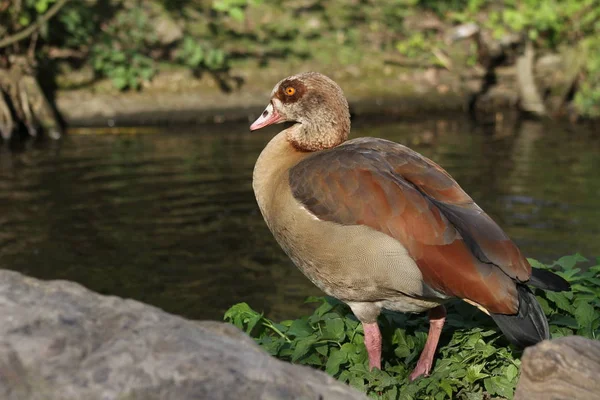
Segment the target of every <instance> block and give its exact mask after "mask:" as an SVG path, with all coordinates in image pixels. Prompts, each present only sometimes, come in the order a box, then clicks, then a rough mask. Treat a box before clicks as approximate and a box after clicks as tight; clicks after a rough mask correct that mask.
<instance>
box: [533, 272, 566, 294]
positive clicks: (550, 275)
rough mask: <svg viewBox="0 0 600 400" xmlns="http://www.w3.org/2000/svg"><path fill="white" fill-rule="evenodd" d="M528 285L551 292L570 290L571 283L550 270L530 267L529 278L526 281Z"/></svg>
mask: <svg viewBox="0 0 600 400" xmlns="http://www.w3.org/2000/svg"><path fill="white" fill-rule="evenodd" d="M527 283H528V284H529V285H531V286H533V287H536V288H539V289H543V290H550V291H553V292H566V291H569V290H571V284H570V283H569V282H567V281H566V280H565V279H563V278H562V277H560V276H558V275H556V274H555V273H554V272H552V271H548V270H546V269H540V268H535V267H532V268H531V278H530V279H529V281H528V282H527Z"/></svg>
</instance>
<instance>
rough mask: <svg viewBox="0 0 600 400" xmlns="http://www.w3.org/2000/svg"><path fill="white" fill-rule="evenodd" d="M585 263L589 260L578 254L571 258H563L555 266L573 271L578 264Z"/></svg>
mask: <svg viewBox="0 0 600 400" xmlns="http://www.w3.org/2000/svg"><path fill="white" fill-rule="evenodd" d="M585 261H588V259H587V258H585V257H583V256H582V255H581V254H579V253H576V254H573V255H570V256H564V257H561V258H559V259H558V260H557V261H556V262H555V263H554V264H557V265H560V266H561V267H563V268H564V269H566V270H569V269H572V268H573V267H574V266H575V264H577V263H578V262H585Z"/></svg>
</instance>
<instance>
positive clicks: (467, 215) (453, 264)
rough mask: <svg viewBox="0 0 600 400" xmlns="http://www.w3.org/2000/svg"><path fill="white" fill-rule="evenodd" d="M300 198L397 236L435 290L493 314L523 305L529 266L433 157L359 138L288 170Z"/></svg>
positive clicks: (327, 216)
mask: <svg viewBox="0 0 600 400" xmlns="http://www.w3.org/2000/svg"><path fill="white" fill-rule="evenodd" d="M289 183H290V187H291V189H292V193H293V195H294V197H295V198H296V199H297V200H298V201H300V202H301V203H302V204H303V205H304V206H305V207H306V208H307V209H308V210H309V211H310V212H311V213H313V214H314V215H315V216H316V217H317V218H319V219H321V220H324V221H330V222H335V223H338V224H341V225H366V226H368V227H370V228H372V229H375V230H377V231H380V232H383V233H385V234H387V235H389V236H391V237H393V238H394V239H396V240H398V241H399V242H400V243H401V244H402V245H403V246H404V247H405V248H406V249H407V250H408V252H409V254H410V256H411V257H412V258H413V259H414V260H415V262H416V264H417V266H418V267H419V269H420V271H421V273H422V275H423V280H424V281H425V283H426V284H427V285H429V286H430V287H432V288H434V289H436V290H438V291H440V292H442V293H444V294H447V295H450V296H455V297H460V298H463V299H467V300H470V301H471V302H475V303H477V304H479V305H481V306H483V307H484V308H485V309H487V310H488V311H490V312H494V313H502V314H513V313H515V312H516V311H517V309H518V296H517V290H516V285H515V281H517V282H526V281H527V280H529V277H530V275H531V267H530V265H529V263H528V262H527V260H526V259H525V258H524V257H523V256H522V255H521V253H520V251H519V249H518V248H517V247H516V245H515V244H514V243H513V242H512V241H511V240H510V239H509V238H508V236H507V235H506V234H505V233H504V232H503V231H502V229H501V228H500V227H499V226H498V225H497V224H496V223H495V222H494V221H493V220H492V219H491V218H490V217H489V216H488V215H487V214H486V213H485V212H484V211H483V210H482V209H481V208H479V206H477V204H475V202H474V201H473V199H471V198H470V197H469V196H468V195H467V194H466V193H465V192H464V191H463V190H462V189H461V188H460V186H459V185H458V184H457V183H456V181H455V180H454V179H452V177H451V176H450V175H449V174H448V173H447V172H446V171H444V170H443V169H442V168H441V167H440V166H438V165H437V164H435V163H434V162H433V161H431V160H429V159H427V158H425V157H423V156H421V155H420V154H418V153H416V152H414V151H412V150H410V149H409V148H407V147H405V146H402V145H400V144H397V143H394V142H390V141H387V140H383V139H375V138H361V139H354V140H351V141H348V142H346V143H345V144H343V145H341V146H338V147H335V148H333V149H330V150H327V151H322V152H318V153H314V154H312V155H311V156H309V157H307V158H306V159H304V160H303V161H301V162H300V163H298V164H297V165H296V166H294V167H293V168H292V169H291V170H290V174H289Z"/></svg>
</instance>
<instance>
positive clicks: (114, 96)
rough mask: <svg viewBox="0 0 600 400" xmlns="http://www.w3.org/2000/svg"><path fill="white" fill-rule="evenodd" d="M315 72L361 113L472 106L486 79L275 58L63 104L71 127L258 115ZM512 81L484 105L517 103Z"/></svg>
mask: <svg viewBox="0 0 600 400" xmlns="http://www.w3.org/2000/svg"><path fill="white" fill-rule="evenodd" d="M310 70H317V71H320V72H323V73H325V74H327V75H329V76H330V77H332V78H333V79H335V80H336V81H337V82H338V83H339V84H340V85H341V86H342V88H343V89H344V92H345V93H346V96H347V97H348V99H349V101H350V105H351V108H352V112H353V114H354V115H361V116H365V115H383V114H388V115H390V114H391V115H395V116H398V117H402V116H419V115H423V114H427V113H433V112H464V111H466V108H467V104H468V101H469V99H470V97H471V96H472V94H473V93H475V92H476V91H477V90H478V89H479V85H480V83H479V78H477V77H472V78H467V79H465V78H464V77H461V76H459V75H458V74H457V73H453V72H451V71H447V70H444V69H438V68H429V69H407V68H400V67H396V66H390V65H385V64H379V65H377V66H371V67H363V68H359V67H356V66H322V65H311V64H310V63H299V64H290V63H271V64H270V65H269V66H267V67H258V66H255V67H248V66H245V68H234V69H232V71H234V72H233V73H232V74H231V75H230V76H228V77H215V76H211V75H205V76H202V77H199V78H198V77H194V76H193V75H192V74H191V73H190V72H189V71H185V70H170V71H165V72H162V73H161V74H160V75H159V76H157V77H156V78H155V79H154V80H153V81H152V83H150V84H149V85H147V86H146V87H144V88H143V90H141V91H139V92H116V91H115V90H114V89H112V87H111V85H110V82H108V81H104V82H96V83H94V84H91V85H83V88H80V89H74V90H65V89H63V90H60V91H59V92H58V93H57V97H56V104H57V107H58V109H59V111H60V112H61V114H62V116H63V118H64V119H65V121H66V122H67V123H68V124H69V125H70V126H131V125H163V124H184V123H185V124H187V123H207V122H217V123H218V122H224V121H234V120H238V121H239V120H251V119H253V118H255V117H256V116H257V115H258V114H259V113H260V112H262V110H263V109H264V107H265V104H266V102H267V100H268V96H269V93H270V91H271V89H272V87H273V86H274V85H275V84H276V83H277V82H278V81H279V80H280V79H281V78H283V77H285V76H288V75H291V74H294V73H298V72H301V71H310ZM507 75H510V73H508V74H507ZM75 78H76V77H73V79H75ZM510 81H511V79H508V80H507V82H508V84H504V83H500V84H498V85H497V86H496V87H495V88H494V89H493V90H491V91H490V92H488V94H487V95H486V98H485V99H484V103H485V104H486V106H485V107H480V108H482V109H486V110H487V111H492V112H495V111H497V110H501V109H505V108H507V107H510V106H512V105H514V104H515V102H516V100H517V98H518V90H517V88H516V87H515V85H511V83H510ZM512 81H514V79H512ZM511 86H512V87H511ZM224 87H227V88H226V89H225V90H224ZM490 104H491V106H490Z"/></svg>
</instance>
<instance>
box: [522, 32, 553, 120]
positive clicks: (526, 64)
mask: <svg viewBox="0 0 600 400" xmlns="http://www.w3.org/2000/svg"><path fill="white" fill-rule="evenodd" d="M534 58H535V50H534V49H533V44H532V43H531V41H530V40H527V42H526V43H525V51H524V52H523V54H522V55H521V56H519V57H518V58H517V82H518V85H519V92H520V97H521V110H522V111H524V112H526V113H529V114H532V115H534V116H536V117H544V116H546V115H547V114H548V113H547V111H546V106H545V104H544V101H543V100H542V97H541V96H540V93H539V91H538V89H537V86H536V84H535V80H534V77H533V61H534Z"/></svg>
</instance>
